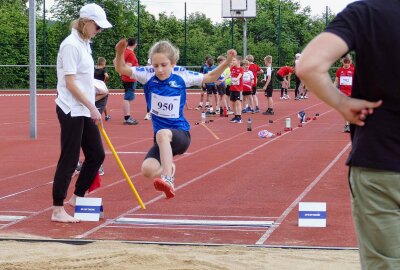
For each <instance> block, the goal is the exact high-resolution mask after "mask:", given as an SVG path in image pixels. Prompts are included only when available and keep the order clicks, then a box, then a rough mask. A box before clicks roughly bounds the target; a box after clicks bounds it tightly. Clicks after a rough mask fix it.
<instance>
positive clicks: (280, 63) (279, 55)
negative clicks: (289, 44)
mask: <svg viewBox="0 0 400 270" xmlns="http://www.w3.org/2000/svg"><path fill="white" fill-rule="evenodd" d="M281 54H282V44H281V1H279V8H278V65H279V67H281V66H282V55H281Z"/></svg>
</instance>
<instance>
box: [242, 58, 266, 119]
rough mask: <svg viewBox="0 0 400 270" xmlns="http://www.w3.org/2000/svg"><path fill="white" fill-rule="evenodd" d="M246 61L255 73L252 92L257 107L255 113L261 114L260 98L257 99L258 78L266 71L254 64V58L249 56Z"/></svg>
mask: <svg viewBox="0 0 400 270" xmlns="http://www.w3.org/2000/svg"><path fill="white" fill-rule="evenodd" d="M246 60H247V61H249V64H250V65H249V70H250V71H251V72H253V76H254V80H253V87H252V91H251V98H253V102H254V105H255V109H254V112H256V113H258V112H260V108H259V107H258V97H257V76H258V75H259V74H263V73H264V71H263V70H262V69H261V68H260V66H259V65H257V64H256V63H254V56H253V55H251V54H249V55H247V56H246Z"/></svg>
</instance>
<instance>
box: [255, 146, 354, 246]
mask: <svg viewBox="0 0 400 270" xmlns="http://www.w3.org/2000/svg"><path fill="white" fill-rule="evenodd" d="M350 145H351V143H348V144H347V145H346V146H345V147H344V148H343V149H342V151H341V152H340V153H339V154H338V155H337V156H336V157H335V158H334V159H333V160H332V161H331V163H329V164H328V166H326V168H325V169H324V170H323V171H322V172H321V173H320V174H319V175H318V176H317V177H316V178H315V179H314V181H312V182H311V183H310V184H309V185H308V187H307V188H306V189H305V190H304V191H303V192H302V193H301V194H300V195H299V196H298V197H297V198H296V199H295V200H294V201H293V202H292V204H291V205H290V206H289V207H288V208H286V210H285V211H284V212H283V213H282V215H281V216H280V217H279V218H278V219H277V220H276V222H275V224H274V225H272V226H271V227H270V228H269V229H268V230H267V231H266V232H265V234H264V235H263V236H262V237H261V238H260V239H259V240H258V241H257V242H256V245H263V244H264V243H265V241H267V240H268V238H269V237H270V236H271V234H272V233H273V232H274V231H275V230H276V229H277V228H278V227H279V225H280V224H282V222H283V221H284V220H285V219H286V217H287V216H288V215H289V214H290V212H292V210H293V209H294V208H295V207H296V205H298V203H299V202H300V201H301V200H302V199H303V198H304V197H305V196H306V195H307V194H308V193H309V192H310V191H311V190H312V189H313V188H314V187H315V185H317V184H318V182H319V181H320V180H321V179H322V177H323V176H324V175H325V174H326V173H327V172H328V171H329V170H330V169H331V168H332V167H333V165H335V164H336V162H338V160H339V159H340V158H341V157H342V156H343V155H344V153H345V152H346V151H347V149H349V147H350Z"/></svg>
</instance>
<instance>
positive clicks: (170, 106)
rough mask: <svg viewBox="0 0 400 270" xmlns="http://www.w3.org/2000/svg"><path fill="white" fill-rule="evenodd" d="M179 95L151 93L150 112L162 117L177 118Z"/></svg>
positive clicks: (179, 102)
mask: <svg viewBox="0 0 400 270" xmlns="http://www.w3.org/2000/svg"><path fill="white" fill-rule="evenodd" d="M180 104H181V97H180V96H174V97H165V96H160V95H157V94H154V93H152V94H151V113H152V114H154V115H157V116H159V117H163V118H179V105H180Z"/></svg>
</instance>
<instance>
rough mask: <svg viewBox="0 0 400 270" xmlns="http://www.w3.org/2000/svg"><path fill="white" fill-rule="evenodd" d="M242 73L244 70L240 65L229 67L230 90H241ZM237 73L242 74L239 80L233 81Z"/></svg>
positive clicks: (237, 75)
mask: <svg viewBox="0 0 400 270" xmlns="http://www.w3.org/2000/svg"><path fill="white" fill-rule="evenodd" d="M243 73H244V70H243V68H241V67H231V78H232V79H231V88H230V90H231V91H239V92H242V91H243ZM239 74H242V76H241V77H240V80H239V81H238V82H235V78H237V77H239Z"/></svg>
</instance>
